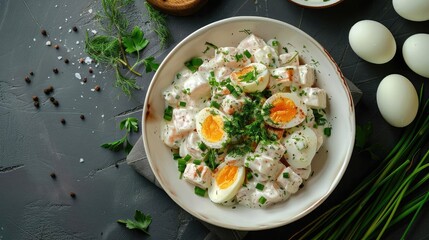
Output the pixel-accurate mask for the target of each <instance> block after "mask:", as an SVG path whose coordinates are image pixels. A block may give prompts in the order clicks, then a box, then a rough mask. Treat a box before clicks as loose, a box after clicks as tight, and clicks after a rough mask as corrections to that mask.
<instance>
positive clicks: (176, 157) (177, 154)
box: [173, 153, 181, 160]
mask: <svg viewBox="0 0 429 240" xmlns="http://www.w3.org/2000/svg"><path fill="white" fill-rule="evenodd" d="M179 158H181V157H180V154H179V153H173V159H174V160H177V159H179Z"/></svg>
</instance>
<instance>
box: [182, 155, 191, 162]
mask: <svg viewBox="0 0 429 240" xmlns="http://www.w3.org/2000/svg"><path fill="white" fill-rule="evenodd" d="M191 158H192V157H191V155H189V154H186V156H185V157H184V158H183V160H185V161H189V160H191Z"/></svg>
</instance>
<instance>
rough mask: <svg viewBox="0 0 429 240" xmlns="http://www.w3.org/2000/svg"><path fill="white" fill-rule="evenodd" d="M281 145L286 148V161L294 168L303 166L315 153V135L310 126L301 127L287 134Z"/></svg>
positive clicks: (307, 163)
mask: <svg viewBox="0 0 429 240" xmlns="http://www.w3.org/2000/svg"><path fill="white" fill-rule="evenodd" d="M283 145H284V146H285V148H286V152H285V154H284V157H285V158H286V161H287V162H288V163H289V164H290V165H291V166H292V167H294V168H305V167H308V166H309V165H310V164H311V162H312V160H313V158H314V155H316V150H317V136H316V133H315V132H314V131H313V130H312V129H311V128H308V127H302V128H299V129H297V130H296V131H293V132H292V133H291V134H289V135H287V136H286V137H285V138H284V139H283Z"/></svg>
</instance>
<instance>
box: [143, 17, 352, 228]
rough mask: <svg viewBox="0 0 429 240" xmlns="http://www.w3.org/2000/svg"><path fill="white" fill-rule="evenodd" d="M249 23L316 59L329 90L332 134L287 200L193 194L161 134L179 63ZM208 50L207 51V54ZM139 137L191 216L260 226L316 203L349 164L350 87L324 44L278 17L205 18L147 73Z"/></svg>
mask: <svg viewBox="0 0 429 240" xmlns="http://www.w3.org/2000/svg"><path fill="white" fill-rule="evenodd" d="M244 29H248V30H250V31H251V32H252V33H254V34H255V35H258V36H260V37H262V38H264V39H265V40H268V39H271V38H274V37H276V38H277V39H278V40H279V42H280V43H281V44H282V45H284V46H286V47H287V48H288V50H289V51H294V50H297V51H299V53H300V55H301V56H302V60H303V61H304V62H307V63H314V64H315V65H316V75H317V79H318V80H317V81H318V85H319V86H320V87H322V88H324V89H325V90H326V91H327V94H328V105H329V107H328V109H327V113H328V117H329V120H330V122H331V124H332V136H331V137H329V138H328V139H327V141H326V142H325V144H324V146H323V147H322V148H321V149H320V150H319V152H318V154H317V155H316V157H315V159H314V160H313V163H312V169H313V170H314V174H313V176H312V177H311V178H310V179H309V180H308V181H307V182H306V183H305V187H304V188H303V189H301V190H300V191H298V193H297V194H295V195H292V196H291V198H289V199H288V200H287V201H285V202H283V203H280V204H277V205H274V206H271V207H269V208H267V209H251V208H246V207H243V206H237V207H236V208H235V209H232V207H223V206H220V205H216V204H214V203H212V202H211V201H210V200H209V199H208V198H202V197H199V196H197V195H195V194H194V187H193V186H191V185H190V184H188V183H186V182H185V181H184V180H180V179H179V172H178V170H177V162H176V161H174V160H173V158H172V154H171V151H170V149H169V148H168V147H167V146H165V145H164V144H163V142H162V140H161V138H160V123H161V121H163V113H164V108H165V105H164V99H163V97H162V92H163V91H164V89H165V88H166V87H167V86H168V85H170V84H171V82H172V80H173V78H174V76H175V74H176V73H177V72H178V71H179V70H181V69H182V68H183V67H184V65H183V63H184V62H185V61H187V60H189V59H190V58H192V57H195V56H201V55H202V52H203V51H204V50H205V49H206V46H205V45H204V44H205V42H211V43H213V44H215V45H216V46H237V45H238V43H239V42H240V40H242V39H243V38H245V37H246V33H243V31H242V30H244ZM210 53H211V54H213V52H212V51H211V52H209V53H207V54H210ZM142 123H143V140H144V147H145V151H146V154H147V157H148V159H149V163H150V166H151V168H152V170H153V172H154V173H155V176H156V178H157V180H158V181H159V183H160V184H161V185H162V187H163V188H164V190H165V191H166V193H167V194H168V195H169V196H170V197H171V198H172V199H173V200H174V201H175V202H176V203H177V204H178V205H180V206H181V207H182V208H183V209H185V210H186V211H188V212H189V213H191V214H192V215H194V216H195V217H197V218H199V219H201V220H204V221H206V222H209V223H211V224H214V225H218V226H221V227H226V228H231V229H240V230H260V229H267V228H273V227H277V226H282V225H285V224H288V223H290V222H293V221H295V220H297V219H299V218H301V217H303V216H305V215H306V214H308V213H309V212H311V211H312V210H314V209H315V208H316V207H317V206H319V205H320V204H321V203H322V202H323V201H324V200H325V199H326V198H327V197H328V196H329V194H330V193H331V192H332V191H333V190H334V188H335V187H336V186H337V184H338V182H339V181H340V179H341V177H342V176H343V173H344V171H345V170H346V167H347V165H348V162H349V159H350V156H351V153H352V150H353V144H354V136H355V116H354V107H353V102H352V98H351V94H350V91H349V89H348V87H347V84H346V82H345V80H344V77H343V75H342V74H341V72H340V70H339V68H338V66H337V65H336V64H335V63H334V61H333V60H332V58H331V57H330V55H329V54H328V53H327V52H326V50H325V49H324V48H323V47H322V46H320V44H319V43H317V42H316V41H315V40H314V39H312V38H311V37H310V36H309V35H307V34H306V33H304V32H303V31H301V30H299V29H297V28H295V27H293V26H291V25H289V24H287V23H284V22H281V21H277V20H273V19H269V18H262V17H233V18H229V19H225V20H221V21H218V22H215V23H212V24H209V25H207V26H205V27H203V28H201V29H199V30H197V31H195V32H194V33H192V34H191V35H189V36H188V37H187V38H185V39H184V40H183V41H182V42H180V43H179V44H178V45H177V46H176V47H175V48H174V49H173V50H172V51H171V53H170V54H168V56H167V57H166V58H165V59H164V61H163V62H162V64H161V65H160V67H159V69H158V71H157V72H156V74H155V76H154V77H153V79H152V82H151V84H150V86H149V89H148V93H147V96H146V100H145V106H144V109H143V119H142Z"/></svg>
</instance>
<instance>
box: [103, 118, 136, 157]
mask: <svg viewBox="0 0 429 240" xmlns="http://www.w3.org/2000/svg"><path fill="white" fill-rule="evenodd" d="M119 128H120V129H121V130H124V129H125V130H126V131H127V132H126V133H125V136H124V137H123V138H121V139H119V140H116V141H114V142H110V143H105V144H103V145H101V147H103V148H106V149H109V150H111V151H114V152H118V151H120V150H122V149H124V150H125V152H126V153H127V154H128V153H130V151H131V149H132V148H133V145H132V144H131V143H130V142H129V141H128V135H129V134H131V133H132V132H138V131H139V123H138V120H137V118H133V117H132V118H126V119H124V120H122V121H121V123H120V124H119Z"/></svg>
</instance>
